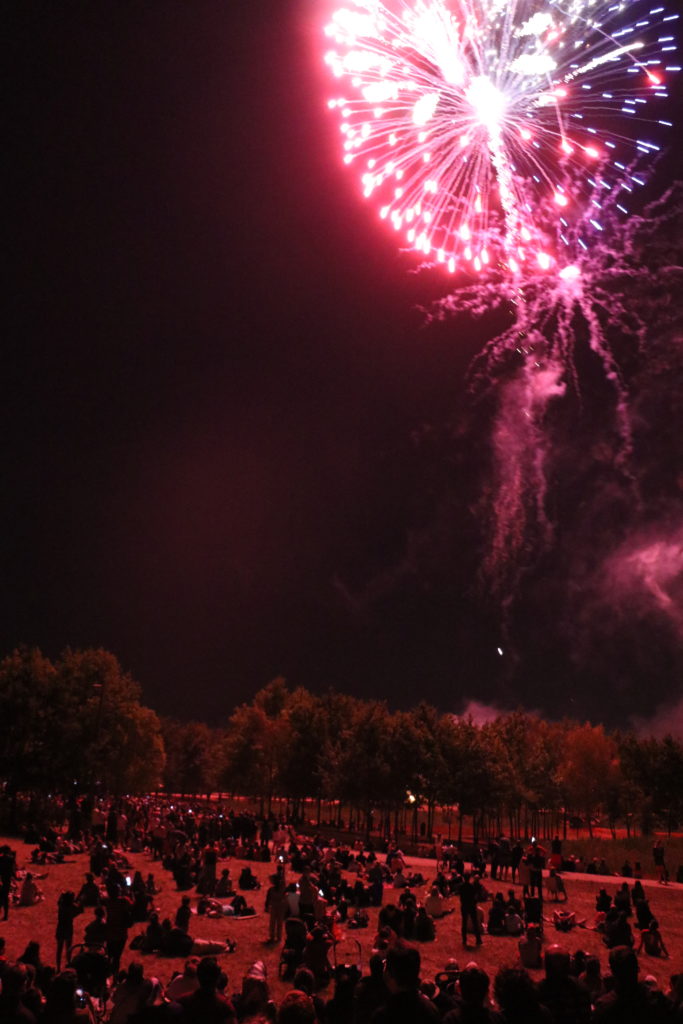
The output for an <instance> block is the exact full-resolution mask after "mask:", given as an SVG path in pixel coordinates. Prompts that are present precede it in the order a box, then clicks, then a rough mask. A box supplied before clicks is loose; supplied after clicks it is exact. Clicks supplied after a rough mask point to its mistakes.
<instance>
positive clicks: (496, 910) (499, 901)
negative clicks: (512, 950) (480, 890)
mask: <svg viewBox="0 0 683 1024" xmlns="http://www.w3.org/2000/svg"><path fill="white" fill-rule="evenodd" d="M486 930H487V931H488V933H489V935H505V900H504V898H503V894H502V892H497V893H496V895H495V896H494V898H493V903H492V904H491V907H490V909H489V918H488V922H487V925H486Z"/></svg>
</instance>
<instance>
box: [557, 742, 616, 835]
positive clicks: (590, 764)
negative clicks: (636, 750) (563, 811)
mask: <svg viewBox="0 0 683 1024" xmlns="http://www.w3.org/2000/svg"><path fill="white" fill-rule="evenodd" d="M559 776H560V780H561V788H562V792H563V793H564V795H565V798H566V803H567V806H569V807H572V808H574V809H575V810H578V811H581V812H582V813H583V814H584V816H585V818H586V820H587V822H588V831H589V833H590V834H591V835H592V817H593V815H594V814H595V813H596V812H597V811H599V810H601V809H602V808H603V807H604V806H605V805H606V803H607V801H608V800H609V797H610V793H611V791H612V790H613V789H614V787H615V786H617V785H618V784H619V779H620V776H621V768H620V764H619V757H618V751H617V744H616V741H615V740H614V739H613V738H612V737H611V736H607V735H606V734H605V730H604V728H603V726H602V725H590V724H588V723H586V724H585V725H575V726H574V727H573V728H570V729H569V730H568V731H567V734H566V736H565V740H564V747H563V751H562V759H561V762H560V766H559Z"/></svg>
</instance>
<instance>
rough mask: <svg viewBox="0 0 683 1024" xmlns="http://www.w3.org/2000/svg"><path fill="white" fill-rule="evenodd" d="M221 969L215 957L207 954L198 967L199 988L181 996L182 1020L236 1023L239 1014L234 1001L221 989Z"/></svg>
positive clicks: (188, 1022)
mask: <svg viewBox="0 0 683 1024" xmlns="http://www.w3.org/2000/svg"><path fill="white" fill-rule="evenodd" d="M221 974H222V972H221V969H220V967H219V965H218V962H217V960H216V959H215V957H212V956H205V957H203V958H202V959H201V960H200V961H199V965H198V967H197V981H198V982H199V985H198V988H197V990H196V991H195V992H191V993H190V994H189V995H186V996H181V998H180V999H179V1000H178V1005H179V1006H180V1007H181V1015H180V1020H181V1021H182V1022H183V1024H185V1022H187V1024H195V1022H196V1024H200V1022H204V1021H216V1022H218V1021H227V1022H229V1024H236V1022H237V1014H236V1013H235V1009H234V1007H233V1005H232V1003H231V1002H230V1001H229V1000H228V999H227V998H226V997H225V996H224V995H223V993H222V992H220V991H219V984H220V982H221V981H222V978H221Z"/></svg>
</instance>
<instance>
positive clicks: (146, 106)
mask: <svg viewBox="0 0 683 1024" xmlns="http://www.w3.org/2000/svg"><path fill="white" fill-rule="evenodd" d="M14 7H15V10H14V13H13V15H11V17H10V23H9V31H8V37H9V41H10V47H11V58H12V66H11V77H10V81H11V82H12V86H11V94H12V104H11V124H10V129H9V133H8V137H7V138H6V141H5V150H6V152H7V153H9V154H10V156H11V167H10V186H9V190H8V192H7V198H8V205H9V212H10V222H11V230H10V233H9V250H10V253H9V256H10V268H11V270H10V282H11V299H12V301H11V304H10V306H9V318H8V329H7V330H6V332H4V333H5V343H4V358H3V367H2V381H3V401H2V405H1V406H0V408H1V413H0V415H1V427H2V466H3V485H4V486H3V502H2V513H1V515H2V521H1V523H0V552H1V566H2V609H1V616H0V651H3V652H4V651H8V650H10V649H11V648H12V647H13V646H15V645H17V644H19V643H26V644H31V645H38V646H40V647H41V648H42V649H43V650H44V651H45V653H47V654H49V655H51V656H56V655H57V653H58V652H59V651H60V650H61V649H62V648H63V647H64V646H66V645H67V644H70V645H72V646H78V647H80V646H91V645H92V646H104V647H106V648H108V649H110V650H112V651H113V652H114V653H115V654H117V656H118V657H119V658H120V660H121V662H122V663H123V665H124V667H125V668H126V669H128V670H130V671H131V673H132V674H133V675H134V676H135V677H136V678H137V679H138V680H139V681H140V682H141V684H142V685H143V688H144V693H145V699H146V701H147V702H148V703H149V704H150V705H152V706H153V707H155V708H156V709H157V710H159V711H161V712H163V713H169V714H174V715H178V716H187V717H203V718H206V719H207V720H209V721H212V722H216V723H218V722H219V721H221V720H223V719H224V717H225V715H226V713H227V711H228V710H229V709H230V708H231V707H232V706H234V704H235V703H237V702H239V701H241V700H248V699H250V698H251V696H252V695H253V693H254V692H255V690H256V689H257V688H259V687H260V686H262V685H264V684H265V683H266V682H268V680H270V679H271V678H273V677H274V676H276V675H284V676H285V677H286V678H287V679H288V680H289V681H290V683H292V684H303V685H305V686H307V687H309V688H311V689H313V690H323V689H326V688H327V687H328V686H330V685H332V686H336V687H338V688H341V689H344V690H347V691H350V692H353V693H356V694H364V695H367V696H373V697H374V696H376V697H385V698H387V699H388V700H389V701H390V702H391V703H392V704H393V705H410V704H412V703H415V702H417V700H419V699H422V698H426V699H427V700H430V701H432V702H434V703H436V704H437V705H438V706H440V707H442V708H444V709H450V710H457V709H459V708H460V707H462V705H463V702H464V701H466V700H468V699H471V698H476V699H479V700H485V701H498V702H501V703H503V704H504V705H506V706H511V705H514V704H516V703H518V702H521V703H524V704H526V705H528V706H531V707H541V706H544V707H547V706H549V705H552V704H555V705H556V706H557V701H556V699H555V697H554V696H553V694H554V692H555V691H556V690H557V689H560V690H561V694H562V696H561V700H560V702H559V703H560V705H561V709H562V710H565V709H566V710H569V711H573V712H574V713H576V714H584V713H585V714H589V713H591V714H597V715H604V716H605V717H607V718H611V719H621V720H624V719H626V718H627V717H628V715H629V714H630V713H631V712H635V711H638V712H640V713H647V712H648V710H649V709H650V705H652V708H654V704H655V703H657V702H659V701H660V699H663V695H664V696H666V692H667V689H666V688H667V686H668V687H669V689H670V690H671V692H672V693H673V692H674V690H675V685H678V686H679V685H680V665H681V654H680V643H679V640H678V636H679V633H678V627H677V626H676V624H675V623H674V624H673V625H672V623H671V621H669V620H670V618H671V617H670V616H669V617H667V616H666V615H665V616H664V617H663V618H662V617H661V616H658V615H657V612H656V609H653V608H650V607H647V608H646V609H645V612H642V609H641V612H638V614H635V613H634V615H635V619H634V617H633V615H632V616H631V618H629V615H628V614H626V613H624V614H625V615H626V619H625V620H624V619H623V616H622V617H621V618H620V620H619V621H620V625H619V629H624V628H625V629H627V631H629V633H630V627H631V625H632V624H633V622H634V621H635V622H636V623H637V624H642V622H643V616H644V615H645V618H647V616H648V615H649V616H650V617H651V618H652V620H653V621H654V625H652V623H650V625H651V626H652V628H651V629H649V627H648V629H649V631H648V633H647V636H648V644H647V645H646V647H647V646H648V645H649V646H651V643H650V639H651V637H652V636H656V637H657V638H658V639H657V645H658V646H657V650H658V652H659V654H658V659H659V660H657V662H656V664H655V665H654V666H653V664H652V662H651V661H648V659H647V658H646V659H645V663H644V667H643V668H642V670H641V669H640V668H639V669H638V671H637V672H636V673H635V674H634V675H633V678H632V679H631V680H630V682H629V683H628V685H627V686H626V688H625V689H623V690H619V691H618V692H619V696H618V698H617V699H616V702H615V697H614V694H615V692H617V691H615V690H614V688H613V687H614V685H615V683H614V671H613V668H612V667H606V666H605V665H597V667H596V662H595V659H594V658H593V657H592V655H590V654H587V655H586V656H585V657H584V656H583V655H582V656H581V658H579V659H578V661H577V658H574V657H573V654H574V652H576V651H577V650H578V649H579V648H580V646H581V645H580V644H578V643H575V642H574V641H575V640H576V638H575V637H574V638H573V639H570V634H571V632H572V631H571V630H568V629H567V628H566V619H567V616H568V615H570V614H573V612H571V609H568V607H567V604H566V600H565V598H566V595H567V593H568V590H569V589H571V586H570V583H569V582H568V581H570V579H571V580H575V578H576V573H575V572H574V570H573V569H572V568H570V567H569V566H568V564H567V558H568V556H567V551H566V550H560V551H559V553H558V554H557V556H556V557H555V558H554V559H551V560H550V561H547V560H546V563H545V564H544V565H542V566H541V567H540V569H538V570H537V571H536V574H535V580H536V582H537V584H538V585H537V586H535V587H534V588H531V590H528V591H526V592H525V594H523V595H520V596H521V598H522V599H521V600H520V602H519V606H518V607H519V610H518V612H517V613H516V620H515V621H513V622H512V623H511V629H512V632H511V636H510V643H509V648H508V640H507V639H506V640H505V642H503V640H502V639H501V637H502V636H503V635H504V634H503V629H502V624H501V616H500V614H499V612H498V611H497V609H496V607H495V603H494V602H492V601H489V600H487V599H486V595H485V594H484V596H482V594H481V591H480V589H478V588H477V570H478V566H479V564H480V561H481V551H482V548H481V544H482V529H481V527H482V523H481V515H480V512H479V511H478V510H479V508H480V506H479V505H478V504H477V503H478V501H479V495H480V490H479V489H480V485H481V479H482V466H483V465H485V464H486V462H487V459H488V455H487V449H486V442H485V438H484V437H483V434H482V433H480V429H479V428H480V427H481V423H480V422H479V419H478V416H479V417H481V416H483V415H484V414H483V413H481V412H480V413H477V412H476V411H475V412H473V411H472V410H471V409H469V407H468V403H467V401H466V398H465V373H466V370H467V367H468V365H469V362H470V360H471V358H472V356H473V354H474V353H475V352H476V351H477V350H478V348H479V347H480V345H481V343H482V340H483V338H484V337H485V331H486V329H487V328H486V325H485V326H484V327H478V326H475V327H472V326H468V325H463V324H462V323H460V322H458V323H453V322H451V323H448V324H445V325H438V326H431V327H425V326H424V322H423V317H422V316H421V314H420V313H419V312H418V311H417V309H416V307H417V305H418V304H420V303H425V302H428V301H429V300H430V299H431V298H432V297H433V296H434V295H435V294H436V293H437V291H438V288H439V282H438V281H435V280H434V279H432V278H430V277H429V275H415V274H412V273H410V271H411V270H412V269H413V268H414V264H413V262H412V261H411V260H410V259H409V258H407V257H405V256H402V255H401V254H400V253H398V252H397V250H396V247H395V242H394V239H393V238H391V237H390V236H389V235H388V234H386V233H385V231H384V229H383V228H382V227H381V226H380V225H378V224H377V222H376V218H375V217H374V215H372V212H371V211H370V209H369V208H368V207H367V206H366V205H365V204H364V203H363V202H362V200H361V199H360V197H359V195H358V191H357V187H356V185H355V183H354V181H353V179H352V178H351V177H350V176H349V175H348V174H347V172H346V170H345V169H344V168H343V166H342V165H341V161H340V156H339V151H338V145H337V139H338V130H337V126H336V123H335V121H334V118H333V117H332V116H331V115H330V113H329V112H328V111H327V109H326V105H325V103H326V97H327V91H328V89H327V86H328V83H327V79H326V74H325V71H324V68H322V67H321V63H320V54H321V45H320V30H321V24H322V20H323V19H322V15H321V11H322V5H321V4H318V5H316V3H314V2H313V0H287V2H285V0H224V2H218V0H192V2H189V0H184V2H180V0H137V2H135V3H132V2H131V3H127V2H124V0H116V2H106V0H104V2H99V3H92V2H88V3H69V2H64V3H59V4H55V3H53V2H52V0H50V2H47V0H46V2H45V3H43V4H37V3H32V2H30V0H22V2H21V3H17V4H15V5H14ZM650 386H651V388H652V387H655V385H654V384H652V382H651V385H650ZM656 386H657V387H660V386H663V385H662V384H661V381H660V382H659V384H657V385H656ZM655 404H656V403H655ZM645 405H646V403H643V408H645ZM648 408H651V407H648ZM649 422H650V421H649V420H648V423H649ZM458 424H459V425H458ZM482 429H483V428H482ZM671 444H672V445H675V444H676V438H675V436H673V435H672V438H671ZM673 461H674V462H675V461H676V459H674V460H673ZM667 472H669V474H670V473H671V469H670V468H669V469H668V470H667ZM577 486H578V485H577ZM660 492H661V489H660V490H658V491H657V493H658V496H659V497H660V498H661V493H660ZM670 492H671V489H670V488H669V490H668V491H667V494H666V500H664V498H661V502H660V504H661V509H660V511H661V512H662V516H661V518H660V519H658V520H657V523H656V528H655V525H653V522H649V526H648V528H649V529H650V533H649V534H647V538H646V546H647V543H649V542H650V540H649V538H651V536H654V534H655V533H656V534H657V536H658V537H659V536H660V534H661V533H662V531H663V530H664V532H667V535H669V536H670V535H672V533H673V534H675V533H676V530H677V529H678V526H679V524H680V517H679V512H680V509H679V508H678V506H677V505H676V504H675V502H673V500H672V499H671V493H670ZM565 499H566V501H567V503H568V505H569V506H571V507H572V509H577V508H579V506H580V505H581V500H582V498H581V495H580V493H579V490H575V491H574V492H572V493H570V494H568V495H565ZM664 519H665V520H666V525H665V527H664V526H662V521H663V520H664ZM579 520H580V521H581V522H583V523H584V524H585V522H586V518H585V517H583V518H582V516H579ZM577 521H578V520H577ZM645 525H646V526H647V525H648V524H645ZM573 528H574V530H575V531H576V522H574V524H573ZM637 528H638V530H641V528H642V529H645V527H644V526H643V523H642V522H640V520H639V521H638V524H637ZM645 532H646V533H647V530H645ZM584 533H585V535H584V536H582V537H581V545H582V550H586V549H590V547H591V545H593V544H594V543H597V542H598V541H597V540H596V536H595V534H593V533H592V532H591V531H590V530H587V528H585V529H584ZM636 533H637V530H636ZM572 536H573V537H574V538H575V539H576V537H577V534H576V532H574V533H573V534H572ZM642 536H643V534H642V530H641V533H638V538H640V539H638V540H637V543H641V541H642ZM631 539H632V538H628V537H625V536H621V535H620V543H624V544H626V543H630V542H631ZM577 543H578V541H577ZM641 546H642V544H641ZM560 547H561V545H560ZM570 561H571V559H570ZM584 582H585V575H584ZM590 585H591V586H593V588H594V589H595V590H597V589H599V588H600V586H601V584H599V583H597V582H596V581H595V580H593V581H592V582H591V584H590ZM634 600H635V599H634ZM549 608H550V609H551V612H549V611H548V609H549ZM629 614H630V613H629ZM513 618H514V617H513ZM648 621H649V620H648ZM624 622H626V626H624ZM591 628H592V627H591ZM653 631H654V632H653ZM614 636H616V637H617V639H615V640H614V643H615V644H617V642H618V638H619V630H617V631H616V634H615V632H614V631H612V632H611V633H610V637H611V638H612V639H614ZM591 637H592V634H591V629H590V628H587V629H586V630H585V631H584V633H583V634H582V642H584V640H585V643H586V645H587V649H588V648H590V650H593V646H592V645H593V644H597V646H598V648H599V649H600V650H602V651H603V652H604V650H605V645H604V637H602V636H599V635H598V636H596V637H592V638H591ZM662 637H664V639H662ZM610 642H611V641H610ZM499 644H503V645H504V647H505V652H506V655H505V657H504V658H502V659H501V658H500V657H499V655H498V654H497V650H496V648H497V647H498V645H499ZM508 649H509V650H510V651H512V650H513V649H514V650H516V652H517V653H516V654H515V655H512V654H511V655H510V656H509V657H508ZM648 649H649V648H648ZM629 650H630V648H629ZM662 652H663V653H662ZM577 657H578V656H577ZM625 661H626V662H627V663H628V664H629V665H630V664H631V661H632V659H631V657H630V656H629V657H626V658H625ZM587 665H589V666H592V667H589V668H587V667H586V666H587ZM619 673H620V674H621V675H623V672H622V670H621V669H620V670H619ZM619 673H618V674H619ZM627 674H628V673H627ZM654 677H656V678H657V679H658V680H659V681H660V682H661V684H662V686H661V687H660V689H658V690H656V693H654V695H653V693H652V692H651V691H650V692H649V693H648V695H647V696H644V694H643V687H644V686H647V685H648V681H651V679H652V678H654ZM672 680H673V682H672ZM596 682H598V683H599V685H600V687H602V689H601V691H600V693H599V694H598V696H596ZM674 684H675V685H674ZM610 688H612V689H610ZM672 688H673V689H672ZM660 690H661V692H660ZM674 696H675V694H674Z"/></svg>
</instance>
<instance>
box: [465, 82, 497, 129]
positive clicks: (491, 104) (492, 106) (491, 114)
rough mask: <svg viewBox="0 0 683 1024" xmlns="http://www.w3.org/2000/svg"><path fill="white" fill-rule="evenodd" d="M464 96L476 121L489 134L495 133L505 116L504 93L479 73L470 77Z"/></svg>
mask: <svg viewBox="0 0 683 1024" xmlns="http://www.w3.org/2000/svg"><path fill="white" fill-rule="evenodd" d="M465 98H466V100H467V102H468V103H469V104H470V106H471V107H472V110H473V111H474V116H475V118H476V120H477V122H478V123H479V124H480V125H483V127H484V128H486V130H487V131H488V132H489V134H490V135H494V134H496V132H498V131H499V130H500V126H501V123H502V121H503V118H504V116H505V108H506V106H507V99H506V97H505V94H504V93H502V92H501V91H500V89H498V88H497V87H496V86H495V85H494V84H493V82H492V81H491V79H490V78H487V77H486V75H479V76H478V77H477V78H473V79H472V81H471V83H470V85H469V87H468V89H467V91H466V93H465Z"/></svg>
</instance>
